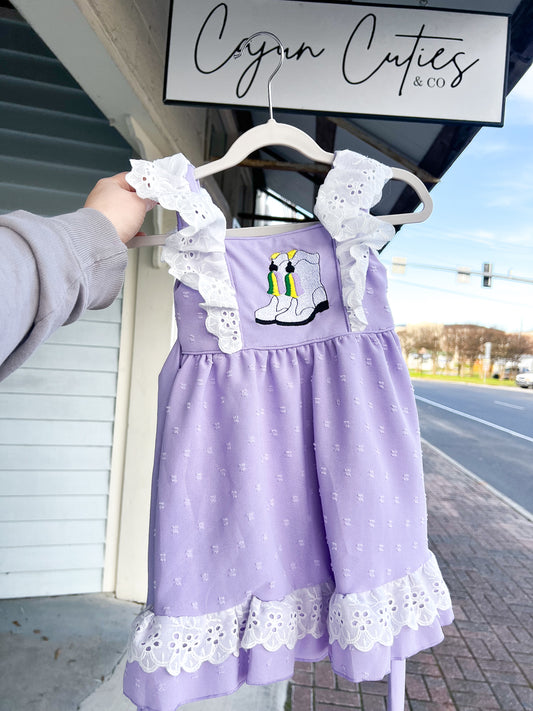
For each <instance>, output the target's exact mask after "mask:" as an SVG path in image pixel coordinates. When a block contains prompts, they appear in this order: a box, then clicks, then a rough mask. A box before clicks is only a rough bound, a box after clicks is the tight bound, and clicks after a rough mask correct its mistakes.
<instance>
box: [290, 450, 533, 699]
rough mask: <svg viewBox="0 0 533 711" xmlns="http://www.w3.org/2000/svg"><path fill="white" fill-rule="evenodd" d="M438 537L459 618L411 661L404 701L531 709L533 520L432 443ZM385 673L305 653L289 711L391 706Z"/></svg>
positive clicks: (432, 524)
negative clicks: (335, 668) (342, 671)
mask: <svg viewBox="0 0 533 711" xmlns="http://www.w3.org/2000/svg"><path fill="white" fill-rule="evenodd" d="M424 463H425V471H426V490H427V495H428V512H429V537H430V547H431V549H432V550H433V552H434V553H435V555H436V556H437V558H438V561H439V564H440V566H441V570H442V573H443V575H444V578H445V580H446V582H447V583H448V586H449V588H450V592H451V595H452V600H453V603H454V611H455V622H454V624H453V625H450V626H449V627H446V628H445V630H444V631H445V634H446V638H445V640H444V641H443V642H442V643H441V644H440V645H438V646H437V647H435V648H433V649H431V650H428V651H426V652H421V653H420V654H418V655H416V657H412V658H411V659H410V660H408V662H407V692H406V704H405V709H406V711H491V710H492V709H498V710H499V711H502V710H503V711H515V710H517V711H518V710H521V711H523V710H524V709H527V710H530V711H532V710H533V592H532V591H533V523H532V522H531V521H530V520H528V519H526V518H525V517H524V516H522V515H521V514H520V513H518V512H517V511H515V510H514V509H513V508H512V507H511V506H509V505H508V504H507V503H505V502H504V501H502V500H501V499H500V498H499V497H498V496H496V495H495V494H493V493H492V492H491V491H490V490H488V489H487V488H486V487H485V486H484V485H483V484H479V483H477V482H475V481H473V480H472V479H470V478H469V477H468V476H467V475H466V474H465V473H464V472H463V471H462V470H461V469H460V468H458V467H456V466H454V465H453V464H452V463H451V462H449V461H448V460H447V459H445V458H443V457H442V456H440V455H439V453H438V451H436V450H434V449H433V448H431V447H429V446H424ZM386 697H387V682H386V681H380V682H364V683H362V684H352V683H351V682H348V681H346V680H345V679H343V678H342V677H339V676H336V675H334V674H333V673H332V671H331V667H330V665H329V662H326V661H324V662H319V663H316V664H307V663H301V662H300V663H298V665H297V669H296V672H295V675H294V677H293V680H292V682H291V685H290V689H289V701H288V703H287V707H286V711H289V708H290V711H342V709H348V708H350V709H362V711H385V709H386Z"/></svg>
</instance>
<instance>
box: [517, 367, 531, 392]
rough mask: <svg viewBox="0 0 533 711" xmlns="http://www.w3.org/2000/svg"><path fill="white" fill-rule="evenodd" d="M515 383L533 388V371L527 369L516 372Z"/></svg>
mask: <svg viewBox="0 0 533 711" xmlns="http://www.w3.org/2000/svg"><path fill="white" fill-rule="evenodd" d="M515 383H516V384H517V385H520V387H521V388H533V372H531V371H530V370H528V371H526V372H525V373H518V375H517V376H516V378H515Z"/></svg>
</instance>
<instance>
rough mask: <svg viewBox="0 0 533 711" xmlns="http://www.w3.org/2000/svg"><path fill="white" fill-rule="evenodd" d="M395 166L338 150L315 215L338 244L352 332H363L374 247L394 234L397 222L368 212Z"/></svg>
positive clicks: (337, 250)
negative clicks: (381, 218)
mask: <svg viewBox="0 0 533 711" xmlns="http://www.w3.org/2000/svg"><path fill="white" fill-rule="evenodd" d="M391 177H392V170H391V169H390V168H389V167H388V166H386V165H383V164H382V163H378V162H377V161H375V160H373V159H372V158H367V157H365V156H361V155H359V154H358V153H353V152H352V151H338V152H337V153H336V154H335V160H334V161H333V170H330V171H329V173H328V174H327V176H326V178H325V180H324V183H323V184H322V185H321V187H320V189H319V191H318V196H317V201H316V205H315V214H316V216H317V217H318V219H319V220H320V222H321V223H322V224H323V225H324V227H325V228H326V229H327V230H328V232H329V233H330V234H331V236H332V237H333V239H334V240H335V243H336V254H337V261H338V263H339V267H340V275H341V283H342V298H343V302H344V307H345V309H346V311H347V314H348V321H349V323H350V329H351V330H352V331H363V330H364V329H365V328H366V326H367V324H368V321H367V318H366V315H365V312H364V309H363V297H364V294H365V285H366V274H367V269H368V256H369V250H370V249H373V250H375V251H377V250H379V249H381V248H382V247H383V246H384V245H385V244H387V242H389V241H390V240H391V239H392V237H393V236H394V233H395V230H394V227H393V226H392V225H390V224H388V223H386V222H383V220H380V219H379V218H377V217H374V216H373V215H370V214H369V210H370V208H371V207H373V206H374V205H376V204H377V203H378V202H379V200H380V198H381V192H382V190H383V186H384V185H385V183H386V182H387V181H388V180H390V178H391Z"/></svg>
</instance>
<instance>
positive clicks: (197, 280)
mask: <svg viewBox="0 0 533 711" xmlns="http://www.w3.org/2000/svg"><path fill="white" fill-rule="evenodd" d="M131 166H132V170H131V172H130V173H128V174H127V176H126V180H127V181H128V183H129V184H130V185H131V186H132V187H133V188H135V191H136V192H137V194H138V195H139V196H140V197H142V198H148V199H150V200H155V201H156V202H158V203H159V204H160V205H161V207H164V208H165V209H167V210H175V211H176V212H178V213H179V215H180V217H181V219H182V220H183V221H184V222H185V223H186V225H185V227H183V228H182V229H180V230H178V231H177V232H176V233H173V234H171V235H169V237H167V240H166V242H165V247H164V248H163V255H162V256H163V259H164V260H165V262H166V263H167V264H168V265H169V272H170V273H171V274H172V275H173V276H174V277H176V279H178V280H179V281H180V282H181V283H182V284H185V285H186V286H188V287H190V288H191V289H195V290H196V291H198V292H199V293H200V295H201V296H202V298H203V300H204V301H203V303H202V304H200V305H201V307H202V308H203V309H204V310H205V311H206V313H207V317H206V321H205V324H206V328H207V330H208V331H209V333H212V334H213V335H214V336H216V337H217V339H218V345H219V348H220V350H221V351H223V352H224V353H235V352H236V351H239V350H241V348H242V336H241V329H240V320H239V310H238V306H237V297H236V295H235V290H234V288H233V286H232V284H231V279H230V275H229V271H228V267H227V264H226V259H225V245H224V239H225V236H226V220H225V218H224V215H223V214H222V212H221V211H220V210H219V208H218V207H217V206H216V205H215V204H214V203H213V201H212V200H211V197H210V196H209V193H208V192H207V191H206V190H204V189H203V188H201V187H200V186H199V185H198V184H196V185H195V187H196V188H197V192H196V191H193V190H192V189H191V185H190V183H189V180H188V173H189V171H191V172H192V166H191V165H190V163H189V162H188V161H187V159H186V158H185V156H183V154H181V153H178V154H177V155H174V156H171V157H169V158H161V159H159V160H155V161H153V162H152V161H144V160H132V161H131ZM191 177H192V176H190V178H191Z"/></svg>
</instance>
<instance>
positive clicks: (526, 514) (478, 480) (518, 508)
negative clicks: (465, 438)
mask: <svg viewBox="0 0 533 711" xmlns="http://www.w3.org/2000/svg"><path fill="white" fill-rule="evenodd" d="M421 441H422V444H423V445H424V446H426V447H428V448H429V449H432V450H433V451H434V452H436V453H437V454H438V455H439V456H441V457H443V458H444V459H445V460H446V461H448V462H449V463H450V464H453V465H454V466H455V467H457V469H459V470H460V471H461V472H462V473H463V474H465V475H466V476H467V477H468V478H469V479H472V480H473V481H475V482H476V483H477V484H481V485H482V486H484V487H485V488H486V489H488V491H490V492H491V494H494V495H495V496H497V497H498V498H499V499H500V500H501V501H503V502H504V503H506V504H507V505H508V506H510V507H511V508H512V509H514V510H515V511H516V512H517V513H519V514H520V515H521V516H523V517H524V518H526V519H527V520H528V521H530V522H531V523H533V514H532V513H530V512H529V511H528V510H527V509H525V508H524V507H523V506H520V504H517V503H516V501H513V500H512V499H510V498H509V497H508V496H506V495H505V494H502V492H501V491H498V489H496V488H495V487H494V486H492V485H491V484H488V483H487V482H486V481H484V480H483V479H482V478H481V477H479V476H478V475H477V474H474V472H472V471H470V469H467V468H466V467H465V466H463V465H462V464H459V462H458V461H457V460H455V459H453V458H452V457H450V456H449V455H448V454H446V453H445V452H443V451H442V449H439V448H438V447H435V445H434V444H431V442H428V441H427V439H424V438H421Z"/></svg>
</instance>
